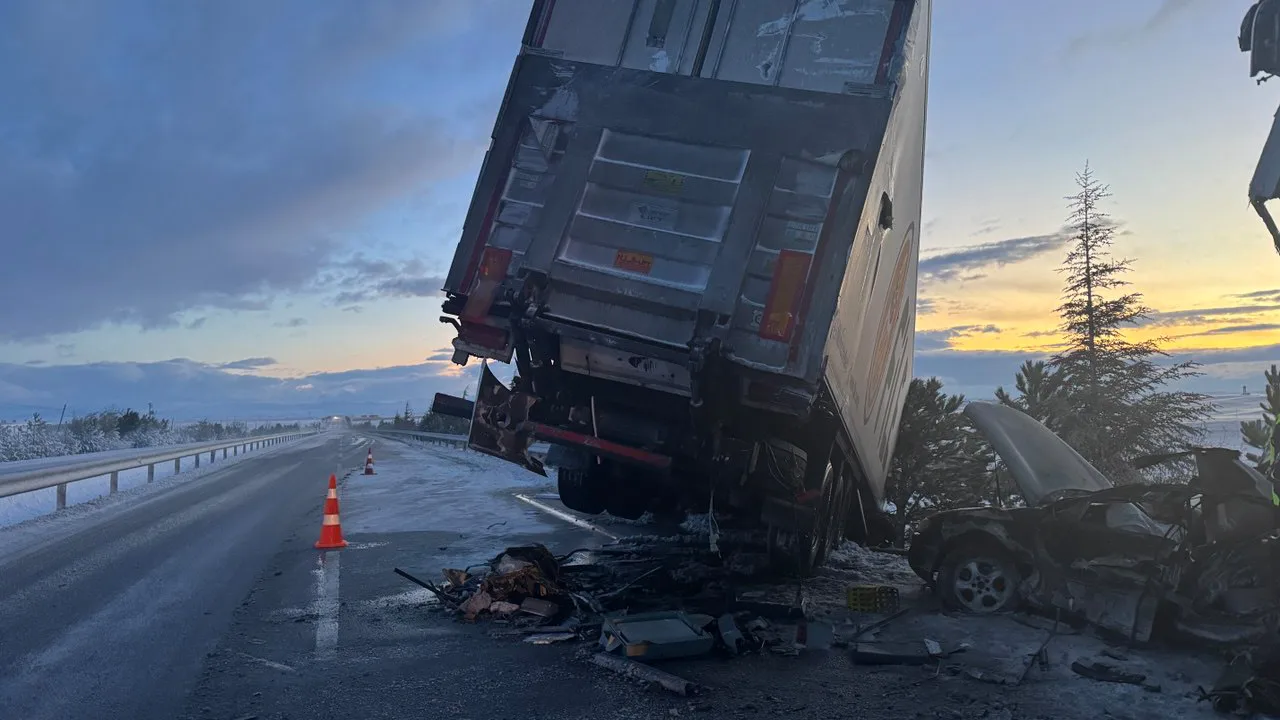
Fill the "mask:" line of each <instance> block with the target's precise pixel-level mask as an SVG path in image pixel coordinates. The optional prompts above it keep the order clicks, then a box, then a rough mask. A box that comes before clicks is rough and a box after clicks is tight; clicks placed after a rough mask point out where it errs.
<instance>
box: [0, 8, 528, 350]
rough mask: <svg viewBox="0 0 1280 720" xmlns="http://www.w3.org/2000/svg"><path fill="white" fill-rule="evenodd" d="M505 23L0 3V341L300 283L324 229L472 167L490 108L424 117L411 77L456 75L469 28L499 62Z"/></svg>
mask: <svg viewBox="0 0 1280 720" xmlns="http://www.w3.org/2000/svg"><path fill="white" fill-rule="evenodd" d="M505 8H506V4H505V3H504V2H501V0H477V1H474V2H473V1H471V0H451V1H449V2H444V1H439V2H420V3H396V2H367V3H366V2H337V3H324V4H322V5H319V6H317V5H316V4H315V3H313V2H310V1H309V0H279V1H278V2H271V3H266V4H263V3H260V2H254V1H253V0H220V1H219V2H211V3H183V2H172V3H155V2H141V1H139V0H121V2H115V3H110V5H109V6H108V5H107V4H103V3H94V2H72V3H60V2H59V3H51V2H46V0H14V1H11V2H6V3H2V4H0V97H3V98H4V102H3V103H0V217H3V218H4V233H5V237H6V238H12V239H14V242H11V243H7V244H6V252H7V255H6V258H5V262H4V263H2V264H0V307H19V306H22V307H24V312H21V313H5V314H4V315H3V316H2V317H0V342H3V341H5V340H35V339H40V338H43V337H47V336H52V335H57V334H60V333H69V332H76V331H80V330H85V329H89V328H93V327H99V326H101V325H103V324H107V323H128V324H138V325H140V326H142V327H168V326H171V325H172V324H173V323H174V316H175V315H176V314H178V313H181V312H183V311H187V310H191V309H193V308H203V307H211V308H231V309H242V308H245V307H261V306H263V305H264V304H266V303H267V302H268V301H269V300H270V299H271V298H272V297H274V296H276V295H277V294H279V293H283V292H291V291H298V290H302V289H305V288H309V287H310V286H311V283H312V282H313V281H314V279H315V278H316V277H317V275H319V274H320V273H321V272H322V271H323V270H324V269H325V268H327V267H329V266H330V265H331V264H332V262H333V261H334V259H335V258H337V257H341V256H343V255H345V254H349V252H350V248H349V247H348V245H349V243H350V242H352V240H351V239H350V238H349V237H348V236H347V235H344V233H347V232H349V231H351V230H353V229H354V227H355V226H356V225H357V224H358V223H360V222H362V221H364V220H365V218H367V217H368V216H369V215H370V214H371V213H374V212H376V211H379V210H381V209H383V208H385V207H387V206H388V204H389V203H391V202H392V201H394V200H396V199H397V198H404V197H409V196H411V195H412V193H415V192H420V191H421V190H422V189H423V188H425V187H428V186H429V185H430V184H431V183H434V182H438V181H441V180H445V179H449V178H453V177H456V176H458V175H459V174H460V173H463V172H465V171H469V170H470V169H471V168H473V167H475V165H476V164H477V163H478V162H479V159H480V158H481V157H482V155H483V152H484V149H485V147H486V145H487V143H488V130H489V127H490V126H491V119H490V116H489V115H488V113H484V117H480V116H479V108H480V106H481V105H484V106H485V107H488V106H489V104H492V105H493V106H495V107H496V105H497V100H496V98H497V96H496V95H495V98H494V99H493V101H492V103H489V101H487V100H486V101H484V102H483V103H482V102H481V101H480V99H476V98H468V95H477V94H480V93H487V92H489V90H488V89H486V88H485V87H481V88H479V89H476V88H470V89H468V90H467V91H465V92H460V93H458V94H457V95H456V96H457V97H461V98H463V99H462V100H459V101H455V105H453V106H450V105H442V104H441V102H440V97H441V94H440V93H438V92H432V91H431V90H428V89H425V88H423V87H422V83H423V82H428V83H430V82H437V83H440V82H446V81H445V80H435V79H434V78H447V77H451V76H456V74H457V73H458V72H461V71H462V70H463V68H462V67H461V66H460V65H459V63H458V61H457V60H456V57H457V56H458V53H457V49H458V45H459V43H460V41H459V40H458V34H459V32H460V31H461V30H463V29H466V28H468V27H469V26H471V25H472V24H473V23H475V21H477V20H478V19H483V20H484V25H485V33H484V34H483V36H482V37H481V38H480V39H478V40H477V39H474V38H472V39H471V40H470V42H474V43H482V44H483V45H484V47H482V48H478V49H477V52H480V53H481V55H482V56H483V57H492V56H495V55H501V53H497V52H489V53H485V52H482V51H484V50H492V49H495V48H511V47H514V45H515V43H517V42H518V38H519V34H520V30H521V28H522V27H523V24H524V19H523V17H520V15H521V14H520V13H511V12H495V10H498V9H505ZM484 62H488V61H487V60H486V61H484ZM503 62H504V63H505V59H503ZM424 69H425V70H424ZM424 74H425V75H427V76H429V77H428V78H427V80H425V81H424V80H423V76H424ZM410 88H417V89H418V90H419V94H418V95H417V96H413V94H412V93H407V92H405V91H406V90H408V89H410ZM499 92H500V88H495V89H494V90H493V93H499ZM415 97H416V99H415ZM50 287H58V288H59V291H58V292H53V293H50V292H48V289H49V288H50ZM384 289H385V290H386V291H387V292H401V293H418V292H422V288H420V287H417V286H410V285H404V286H396V285H394V284H391V285H388V286H387V287H386V288H384ZM32 297H40V298H41V301H40V302H39V303H30V302H28V300H29V298H32Z"/></svg>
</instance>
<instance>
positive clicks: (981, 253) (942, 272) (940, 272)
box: [920, 233, 1067, 282]
mask: <svg viewBox="0 0 1280 720" xmlns="http://www.w3.org/2000/svg"><path fill="white" fill-rule="evenodd" d="M1066 242H1067V236H1066V235H1065V234H1064V233H1056V234H1053V235H1033V236H1031V237H1020V238H1011V239H1008V240H1000V241H998V242H992V243H984V244H981V245H969V246H967V247H960V248H956V249H953V250H947V251H945V252H941V253H937V254H935V255H931V256H929V257H926V258H921V259H920V280H921V282H948V281H952V280H971V279H975V277H976V276H975V272H976V271H977V270H980V269H982V268H988V267H1002V266H1005V265H1012V264H1014V263H1019V262H1022V261H1024V260H1029V259H1031V258H1034V257H1038V256H1040V255H1044V254H1045V253H1050V252H1055V251H1057V250H1061V249H1062V247H1063V246H1064V245H1065V244H1066Z"/></svg>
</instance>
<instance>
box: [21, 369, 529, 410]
mask: <svg viewBox="0 0 1280 720" xmlns="http://www.w3.org/2000/svg"><path fill="white" fill-rule="evenodd" d="M268 359H269V358H268ZM259 360H263V359H262V358H249V359H247V360H246V361H240V362H238V363H227V364H225V365H221V366H220V365H211V364H209V363H200V362H195V361H193V360H186V359H175V360H165V361H161V362H154V363H88V364H79V365H50V366H42V367H32V366H26V365H18V364H3V363H0V418H3V419H19V418H22V417H28V416H30V415H31V413H32V412H39V413H42V414H45V415H46V416H47V415H49V414H51V413H56V412H57V411H59V410H60V409H61V408H62V404H63V403H64V402H67V400H68V399H70V400H71V408H70V411H71V412H73V413H86V412H92V411H95V410H100V409H102V408H105V407H145V406H146V404H147V403H153V404H154V405H155V407H156V411H157V412H159V413H160V414H161V415H163V416H165V417H170V418H173V419H177V420H194V419H200V418H210V419H228V418H236V419H242V420H244V419H269V418H286V417H296V418H305V417H308V416H313V417H315V416H320V415H326V414H363V413H379V412H381V413H385V414H386V415H391V414H393V413H394V412H396V411H397V410H399V409H402V408H403V407H404V403H405V401H406V400H408V401H409V402H410V403H411V404H412V405H413V406H414V407H415V408H420V409H425V408H427V407H430V405H431V401H432V399H433V398H434V396H435V393H436V392H448V393H461V392H462V390H463V388H465V387H467V386H468V385H471V384H473V383H474V382H475V380H476V378H477V377H478V374H479V371H480V365H479V364H478V363H472V364H471V365H469V366H467V367H465V368H457V370H458V372H456V373H453V374H444V373H442V372H441V368H440V366H439V365H434V364H421V365H407V366H399V367H389V368H377V369H366V370H348V371H344V372H335V373H315V374H311V375H305V376H302V377H295V378H284V379H280V378H272V377H264V376H261V375H254V374H249V373H243V372H235V371H234V370H233V367H231V366H239V365H241V364H242V363H246V362H247V363H248V364H249V365H251V366H252V365H255V364H256V362H255V361H259ZM451 367H456V366H451ZM494 370H495V371H497V372H498V373H499V374H500V378H501V379H503V380H504V381H509V380H510V375H511V372H512V371H511V369H510V368H509V367H506V366H495V367H494Z"/></svg>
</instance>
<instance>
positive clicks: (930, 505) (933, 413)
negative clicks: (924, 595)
mask: <svg viewBox="0 0 1280 720" xmlns="http://www.w3.org/2000/svg"><path fill="white" fill-rule="evenodd" d="M964 402H965V400H964V396H963V395H948V394H947V393H945V392H943V390H942V381H941V380H939V379H938V378H936V377H935V378H929V379H927V380H926V379H922V378H916V379H914V380H912V381H911V384H910V386H908V388H907V399H906V402H905V404H904V407H903V411H902V420H901V424H900V425H899V430H898V441H897V444H896V445H895V446H894V449H893V458H892V460H891V461H890V465H889V477H888V479H887V482H886V487H885V497H886V498H888V499H889V501H890V502H892V503H893V505H894V515H893V519H894V525H895V528H894V530H895V533H896V535H897V541H898V543H899V544H901V543H902V542H903V541H904V540H905V539H906V538H905V535H906V530H907V528H908V526H910V525H911V523H912V522H914V521H915V520H917V519H918V518H920V517H921V516H922V515H924V514H927V513H929V512H933V511H935V510H939V509H943V508H949V507H958V506H961V505H977V504H980V503H981V502H982V500H983V498H984V496H985V494H986V479H987V478H986V476H987V467H988V463H989V462H990V461H991V460H993V459H994V454H993V453H992V452H991V451H990V448H989V446H987V445H986V443H985V441H983V440H982V439H981V438H980V437H979V436H978V435H977V433H976V432H975V431H974V429H973V427H972V426H971V425H970V424H969V422H968V418H966V417H965V416H964V415H963V414H962V413H961V412H960V411H961V409H962V408H963V407H964Z"/></svg>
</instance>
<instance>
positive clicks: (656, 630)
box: [600, 612, 715, 660]
mask: <svg viewBox="0 0 1280 720" xmlns="http://www.w3.org/2000/svg"><path fill="white" fill-rule="evenodd" d="M714 645H715V638H714V637H712V636H711V635H710V634H708V633H707V632H706V631H704V630H703V629H702V628H700V627H697V626H696V625H695V624H694V623H693V622H692V621H690V620H689V616H688V615H685V614H684V613H682V612H652V613H641V614H638V615H623V616H620V617H608V618H605V620H604V624H603V626H602V627H601V629H600V646H601V648H602V649H603V650H604V651H605V652H619V651H621V652H622V654H624V655H626V656H627V657H643V658H645V659H650V660H658V659H663V658H673V657H690V656H693V655H703V654H705V653H708V652H710V651H711V648H712V647H713V646H714Z"/></svg>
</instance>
